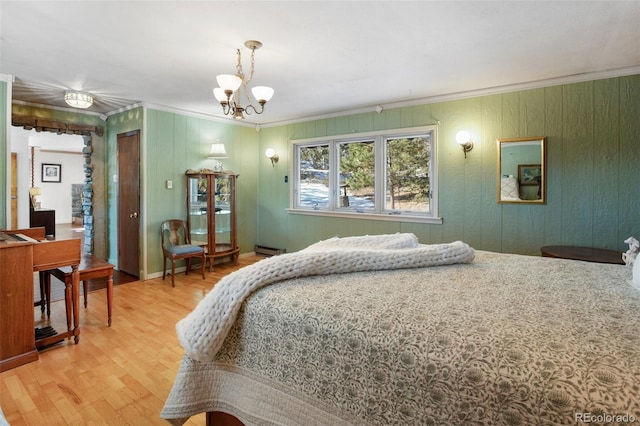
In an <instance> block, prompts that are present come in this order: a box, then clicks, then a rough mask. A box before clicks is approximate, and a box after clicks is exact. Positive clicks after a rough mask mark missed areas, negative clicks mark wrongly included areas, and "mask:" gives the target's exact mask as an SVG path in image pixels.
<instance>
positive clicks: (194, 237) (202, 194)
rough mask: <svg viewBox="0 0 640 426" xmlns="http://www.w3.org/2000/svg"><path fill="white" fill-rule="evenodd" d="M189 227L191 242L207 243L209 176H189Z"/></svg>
mask: <svg viewBox="0 0 640 426" xmlns="http://www.w3.org/2000/svg"><path fill="white" fill-rule="evenodd" d="M188 179H189V187H188V188H189V227H190V228H189V229H190V231H191V244H201V245H206V244H207V240H208V238H207V234H208V232H207V224H208V221H207V215H208V211H207V192H208V188H207V177H206V176H190V177H189V178H188Z"/></svg>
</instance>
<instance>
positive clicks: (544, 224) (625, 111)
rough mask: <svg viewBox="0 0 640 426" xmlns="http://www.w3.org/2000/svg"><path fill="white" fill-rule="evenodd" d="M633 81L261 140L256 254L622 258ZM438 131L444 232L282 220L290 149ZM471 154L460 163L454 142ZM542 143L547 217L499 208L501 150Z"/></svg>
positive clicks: (278, 133) (638, 145)
mask: <svg viewBox="0 0 640 426" xmlns="http://www.w3.org/2000/svg"><path fill="white" fill-rule="evenodd" d="M639 117H640V75H634V76H628V77H620V78H611V79H604V80H597V81H589V82H584V83H576V84H567V85H559V86H553V87H547V88H540V89H532V90H522V91H516V92H511V93H504V94H498V95H489V96H479V97H475V98H470V99H464V100H457V101H447V102H439V103H433V104H427V105H420V106H412V107H406V108H398V109H393V110H384V111H383V112H382V113H381V114H377V113H375V112H371V113H364V114H358V115H350V116H342V117H336V118H328V119H323V120H314V121H308V122H304V123H297V124H291V125H284V126H278V127H269V128H264V129H263V130H262V132H261V133H260V152H261V153H263V152H264V150H265V149H266V148H274V149H275V150H276V151H277V152H278V153H279V154H280V161H279V162H278V164H277V165H276V166H275V167H271V164H270V162H269V161H268V160H266V158H265V159H264V160H263V161H260V169H259V171H260V180H259V183H258V185H259V186H258V215H257V222H258V238H257V242H258V244H260V245H265V246H269V247H277V248H286V249H287V250H288V251H294V250H299V249H301V248H303V247H305V246H306V245H308V244H311V243H313V242H315V241H317V240H320V239H325V238H329V237H332V236H335V235H341V236H347V235H362V234H377V233H394V232H413V233H415V234H416V235H417V236H418V237H419V239H420V241H421V242H422V243H438V242H447V241H453V240H463V241H465V242H467V243H469V244H471V245H472V246H473V247H475V248H476V249H480V250H491V251H499V252H511V253H522V254H531V255H539V253H540V247H541V246H543V245H551V244H571V245H583V246H591V247H603V248H612V249H618V250H625V249H626V248H627V247H626V245H625V244H624V243H623V240H624V239H625V238H627V237H628V236H630V235H635V236H636V237H638V236H640V118H639ZM429 124H439V126H438V133H439V141H438V153H437V158H438V167H439V203H440V212H439V213H440V216H442V217H443V224H441V225H435V224H418V223H405V222H384V221H372V220H366V219H350V218H348V219H347V218H345V219H342V218H329V217H311V216H301V215H292V214H288V213H287V212H286V211H285V209H286V208H287V207H288V206H289V185H290V183H285V182H284V177H285V176H287V175H288V174H289V173H290V167H291V164H290V158H291V140H293V139H304V138H311V137H321V136H331V135H338V134H349V133H353V132H367V131H373V130H379V129H392V128H401V127H413V126H421V125H429ZM462 129H466V130H468V131H470V132H471V134H472V135H473V140H474V144H475V147H474V149H473V151H471V152H470V153H469V154H468V158H467V159H466V160H465V159H464V155H463V153H462V150H461V149H460V147H459V146H458V145H457V144H456V142H455V134H456V133H457V132H458V131H459V130H462ZM524 136H547V137H548V157H547V160H548V169H547V177H548V187H547V204H546V205H513V204H498V203H497V202H496V198H497V188H496V186H497V185H496V180H497V175H496V173H497V164H496V162H497V153H496V140H497V139H499V138H513V137H524Z"/></svg>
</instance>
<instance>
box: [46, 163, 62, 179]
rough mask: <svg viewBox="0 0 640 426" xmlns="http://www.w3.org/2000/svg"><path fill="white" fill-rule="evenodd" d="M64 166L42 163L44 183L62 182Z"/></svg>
mask: <svg viewBox="0 0 640 426" xmlns="http://www.w3.org/2000/svg"><path fill="white" fill-rule="evenodd" d="M61 181H62V165H61V164H47V163H42V182H61Z"/></svg>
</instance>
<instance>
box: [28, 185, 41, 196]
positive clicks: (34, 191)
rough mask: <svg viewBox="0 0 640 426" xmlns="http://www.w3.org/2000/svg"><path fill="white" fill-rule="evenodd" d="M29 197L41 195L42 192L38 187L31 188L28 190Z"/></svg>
mask: <svg viewBox="0 0 640 426" xmlns="http://www.w3.org/2000/svg"><path fill="white" fill-rule="evenodd" d="M29 195H33V196H37V195H42V190H41V189H40V188H39V187H37V186H34V187H33V188H30V189H29Z"/></svg>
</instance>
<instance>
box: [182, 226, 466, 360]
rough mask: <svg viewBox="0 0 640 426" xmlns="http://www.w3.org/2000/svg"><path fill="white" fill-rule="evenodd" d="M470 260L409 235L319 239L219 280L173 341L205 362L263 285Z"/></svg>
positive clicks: (452, 248) (459, 245) (455, 248)
mask: <svg viewBox="0 0 640 426" xmlns="http://www.w3.org/2000/svg"><path fill="white" fill-rule="evenodd" d="M473 257H474V252H473V249H472V248H471V247H469V246H468V245H467V244H465V243H463V242H461V241H455V242H452V243H447V244H431V245H423V244H419V243H418V239H417V238H416V236H415V235H413V234H390V235H373V236H362V237H345V238H337V237H336V238H331V239H329V240H325V241H320V242H319V243H316V244H313V245H311V246H309V247H307V248H306V249H304V250H301V251H299V252H295V253H288V254H281V255H278V256H274V257H270V258H266V259H264V260H261V261H260V262H257V263H254V264H252V265H250V266H246V267H244V268H242V269H239V270H237V271H236V272H233V273H232V274H229V275H227V276H225V277H224V278H222V279H221V280H220V281H219V282H218V283H216V285H215V286H214V287H213V290H211V291H210V292H209V293H208V294H207V295H206V296H205V298H204V299H202V300H201V301H200V303H199V304H198V305H197V306H196V308H195V309H194V310H193V311H192V312H191V313H190V314H189V315H188V316H187V317H185V318H184V319H182V320H181V321H180V322H178V324H177V325H176V330H177V333H178V339H179V340H180V344H181V345H182V347H183V348H184V349H185V352H186V354H187V355H188V356H189V357H191V358H193V359H196V360H198V361H201V362H211V361H213V359H214V357H215V355H216V353H217V352H218V350H219V349H220V347H221V346H222V343H223V341H224V339H225V338H226V336H227V334H228V333H229V330H230V329H231V327H232V325H233V323H234V321H235V319H236V316H237V315H238V311H239V310H240V306H241V304H242V302H243V301H244V300H245V299H246V298H247V297H248V296H249V295H250V294H251V293H252V292H254V291H255V290H258V289H259V288H262V287H264V286H266V285H269V284H272V283H274V282H277V281H283V280H288V279H292V278H299V277H305V276H312V275H327V274H342V273H348V272H362V271H376V270H390V269H402V268H422V267H427V266H437V265H451V264H455V263H470V262H471V261H473Z"/></svg>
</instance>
